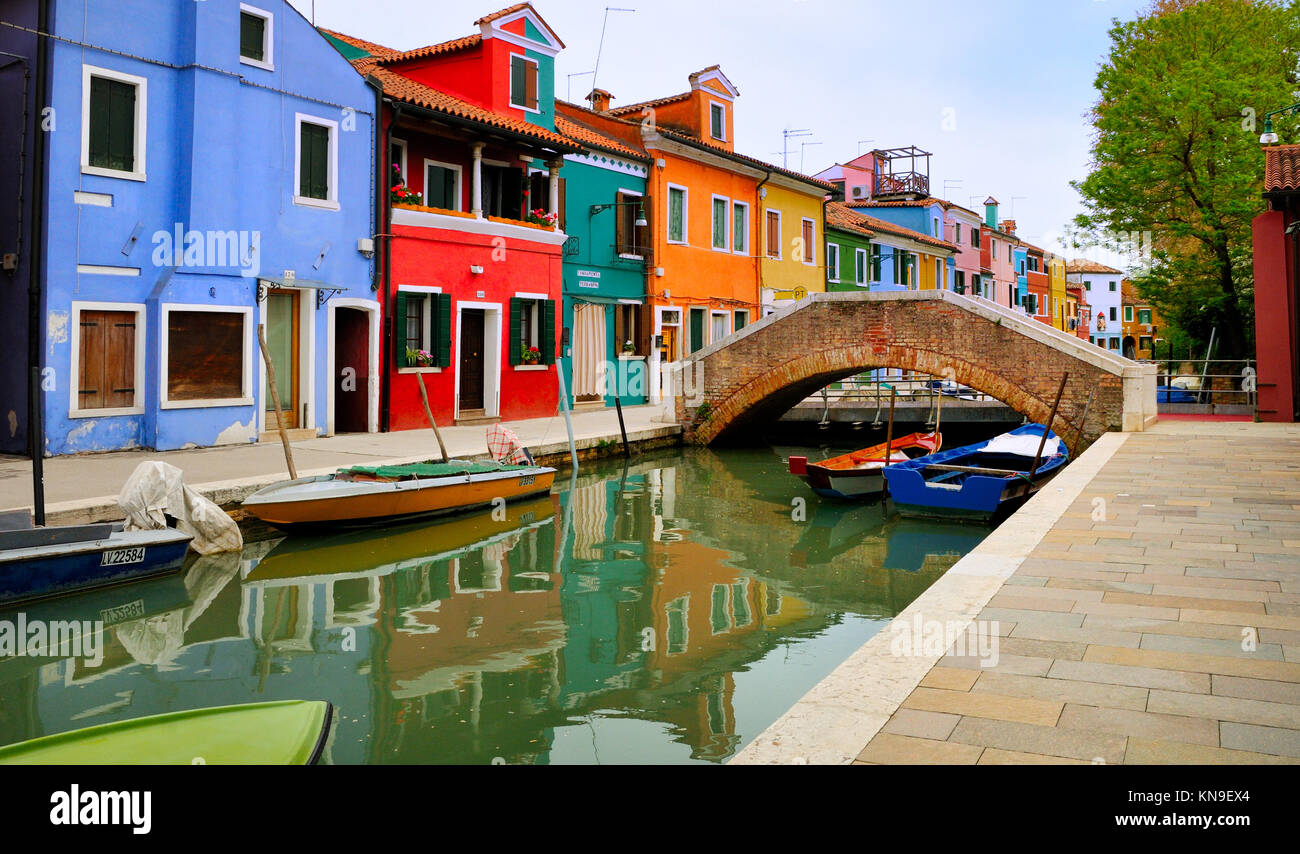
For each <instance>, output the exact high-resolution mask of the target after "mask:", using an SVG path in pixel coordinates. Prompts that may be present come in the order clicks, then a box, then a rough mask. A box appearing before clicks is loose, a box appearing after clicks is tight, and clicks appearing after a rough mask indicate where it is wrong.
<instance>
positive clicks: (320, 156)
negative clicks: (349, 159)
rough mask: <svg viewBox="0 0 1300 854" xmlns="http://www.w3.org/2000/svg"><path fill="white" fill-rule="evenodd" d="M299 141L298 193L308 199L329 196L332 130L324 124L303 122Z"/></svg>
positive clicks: (326, 197)
mask: <svg viewBox="0 0 1300 854" xmlns="http://www.w3.org/2000/svg"><path fill="white" fill-rule="evenodd" d="M300 136H301V141H300V143H299V152H298V157H299V163H298V194H299V195H300V196H303V197H304V198H308V199H328V198H329V159H330V131H329V128H327V127H324V126H322V125H314V124H311V123H310V122H303V123H302V130H301V134H300Z"/></svg>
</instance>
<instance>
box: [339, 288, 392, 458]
mask: <svg viewBox="0 0 1300 854" xmlns="http://www.w3.org/2000/svg"><path fill="white" fill-rule="evenodd" d="M340 308H348V309H356V310H360V311H364V312H365V313H366V314H367V324H368V331H369V335H370V341H369V345H370V346H369V348H368V349H369V353H368V354H367V356H368V358H369V362H370V364H369V370H370V375H369V377H368V378H367V382H366V432H367V433H378V432H379V384H380V380H381V379H382V377H381V376H380V372H381V370H382V369H381V367H380V361H379V337H380V335H379V315H380V309H379V303H378V302H377V301H376V300H369V299H357V298H355V297H335V298H334V299H332V300H330V301H329V302H328V303H326V310H327V312H328V314H327V315H326V322H325V336H326V337H325V364H326V366H327V368H328V370H329V371H330V379H329V385H328V386H327V388H328V390H327V391H326V393H325V434H326V435H327V436H333V435H334V381H335V379H336V378H337V377H338V365H336V364H335V363H334V359H335V352H336V351H335V347H334V330H335V323H336V321H335V313H336V311H337V309H340Z"/></svg>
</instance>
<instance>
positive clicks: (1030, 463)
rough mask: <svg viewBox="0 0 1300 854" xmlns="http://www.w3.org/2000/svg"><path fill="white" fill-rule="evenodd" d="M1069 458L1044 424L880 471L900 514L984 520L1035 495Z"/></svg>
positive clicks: (1027, 425)
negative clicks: (883, 473)
mask: <svg viewBox="0 0 1300 854" xmlns="http://www.w3.org/2000/svg"><path fill="white" fill-rule="evenodd" d="M1044 432H1046V433H1047V441H1046V443H1045V444H1044V445H1043V455H1042V459H1041V460H1039V461H1038V467H1037V468H1036V469H1035V468H1034V458H1035V456H1036V454H1037V452H1038V447H1039V445H1040V444H1041V443H1042V439H1043V434H1044ZM1069 458H1070V451H1069V449H1068V448H1066V446H1065V443H1064V442H1062V441H1061V440H1060V437H1059V436H1057V435H1056V434H1055V433H1053V432H1052V431H1050V430H1047V428H1046V427H1044V426H1043V425H1042V424H1026V425H1024V426H1023V427H1017V428H1016V429H1015V430H1012V431H1011V432H1010V433H1004V434H1002V435H1001V436H997V437H995V438H993V439H990V440H988V441H986V442H979V443H977V444H974V445H966V446H964V447H961V448H953V449H951V450H948V451H939V452H938V453H935V454H929V455H928V456H924V457H917V458H916V459H914V460H908V461H906V462H899V463H894V464H893V465H890V466H886V467H885V469H884V472H885V480H886V482H887V483H888V485H889V496H890V498H892V499H893V501H894V506H895V508H896V509H897V510H898V512H899V513H901V514H903V515H904V516H927V517H938V518H945V519H973V520H980V521H987V520H988V519H991V518H992V517H993V516H994V515H995V514H996V513H997V512H998V510H1000V509H1001V508H1002V507H1003V506H1005V505H1006V504H1007V503H1008V502H1011V501H1016V500H1018V499H1023V498H1026V497H1028V496H1030V495H1032V494H1033V493H1034V492H1036V491H1037V490H1038V489H1039V488H1040V487H1041V486H1042V485H1043V484H1044V483H1046V482H1047V481H1048V480H1050V479H1051V478H1053V477H1054V476H1055V475H1056V474H1057V472H1059V471H1060V470H1061V468H1062V467H1063V466H1064V465H1065V464H1066V462H1067V461H1068V460H1069Z"/></svg>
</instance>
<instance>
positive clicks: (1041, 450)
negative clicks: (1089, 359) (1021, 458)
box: [1029, 371, 1070, 480]
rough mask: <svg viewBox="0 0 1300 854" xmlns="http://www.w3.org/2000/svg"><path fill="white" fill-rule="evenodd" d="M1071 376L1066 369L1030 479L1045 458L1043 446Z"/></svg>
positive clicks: (1030, 470)
mask: <svg viewBox="0 0 1300 854" xmlns="http://www.w3.org/2000/svg"><path fill="white" fill-rule="evenodd" d="M1069 378H1070V372H1069V371H1066V372H1065V375H1064V376H1062V377H1061V387H1060V388H1058V389H1057V390H1056V400H1054V401H1053V402H1052V411H1051V414H1049V415H1048V416H1047V424H1046V425H1045V426H1044V427H1043V438H1042V439H1041V440H1040V441H1039V443H1038V453H1036V454H1034V465H1033V466H1032V467H1031V468H1030V469H1029V479H1030V480H1033V479H1034V472H1036V471H1038V464H1039V462H1041V461H1042V459H1043V446H1044V445H1046V444H1047V434H1048V433H1050V432H1052V422H1053V421H1055V420H1056V408H1057V407H1058V406H1060V405H1061V395H1063V394H1065V381H1066V380H1068V379H1069Z"/></svg>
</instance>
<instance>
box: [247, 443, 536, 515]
mask: <svg viewBox="0 0 1300 854" xmlns="http://www.w3.org/2000/svg"><path fill="white" fill-rule="evenodd" d="M554 483H555V469H553V468H547V467H546V466H533V465H503V464H501V463H493V462H465V461H462V460H452V461H451V462H446V463H432V462H429V463H414V464H411V465H403V466H358V467H353V468H347V469H339V471H337V472H336V473H334V474H332V475H324V476H320V477H304V478H299V479H297V480H291V481H288V482H287V483H277V484H275V485H273V486H268V487H266V488H265V489H260V490H258V491H257V492H255V493H253V494H252V495H250V496H248V498H246V499H244V503H243V506H244V509H245V510H247V511H248V512H249V513H251V514H252V515H254V516H256V517H257V518H258V519H261V520H262V521H263V522H266V523H267V524H270V525H274V526H276V527H277V528H285V529H293V528H312V527H322V526H329V527H338V526H359V525H374V524H385V523H389V522H396V521H405V520H409V519H418V518H423V517H428V516H438V515H444V514H449V513H460V512H463V511H466V510H474V509H478V508H480V507H489V506H492V505H493V503H494V502H496V501H497V500H498V499H502V500H505V501H517V500H519V499H522V498H527V497H529V496H532V495H538V494H545V493H549V492H550V491H551V486H552V484H554Z"/></svg>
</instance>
